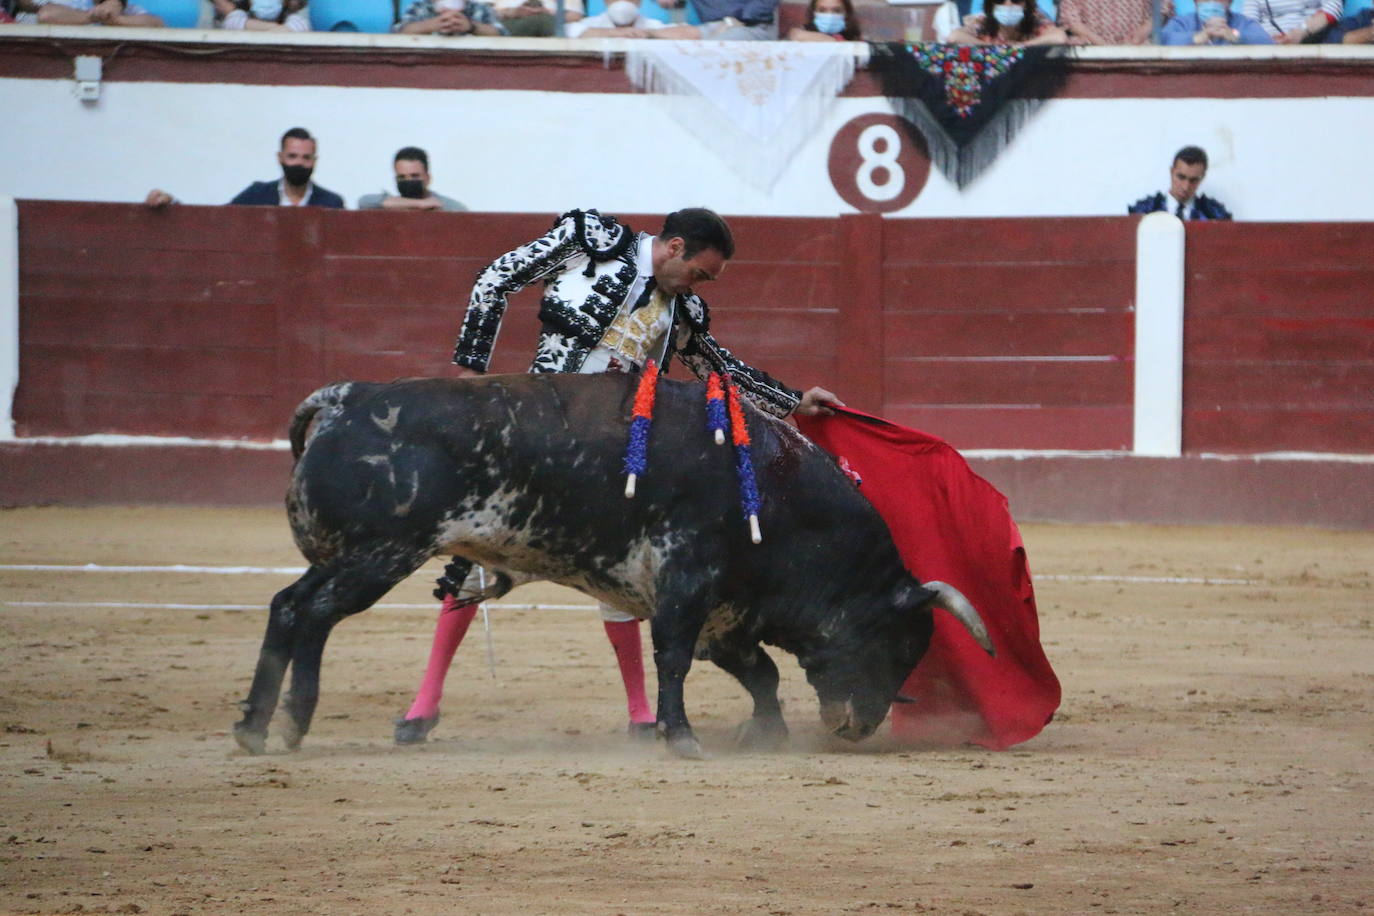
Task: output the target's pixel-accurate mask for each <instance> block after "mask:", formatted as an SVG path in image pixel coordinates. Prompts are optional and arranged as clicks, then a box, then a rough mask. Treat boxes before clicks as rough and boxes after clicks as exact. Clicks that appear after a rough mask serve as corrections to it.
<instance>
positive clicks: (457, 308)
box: [0, 201, 1374, 527]
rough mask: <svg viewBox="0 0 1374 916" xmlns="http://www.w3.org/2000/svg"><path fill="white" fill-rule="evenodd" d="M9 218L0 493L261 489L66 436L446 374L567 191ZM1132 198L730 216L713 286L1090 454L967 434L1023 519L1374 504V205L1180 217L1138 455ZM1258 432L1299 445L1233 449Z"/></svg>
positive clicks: (831, 379)
mask: <svg viewBox="0 0 1374 916" xmlns="http://www.w3.org/2000/svg"><path fill="white" fill-rule="evenodd" d="M19 217H20V382H19V387H18V391H17V392H16V396H15V404H14V421H15V427H16V434H17V436H18V438H17V439H15V440H13V441H11V442H8V443H0V467H3V469H4V473H3V474H0V478H3V480H4V483H3V486H0V504H9V505H13V504H20V503H34V502H72V503H91V502H120V501H127V502H157V501H171V502H193V503H206V502H209V503H225V504H252V503H259V504H261V503H271V502H275V501H276V500H278V499H279V498H280V494H281V492H282V489H283V487H284V477H285V470H286V468H287V466H288V464H289V459H288V458H287V456H286V455H285V454H284V453H283V452H281V451H280V450H279V449H278V450H271V449H268V450H263V449H262V448H254V449H246V448H233V449H226V448H223V447H218V446H215V447H212V445H210V444H205V443H201V444H196V445H189V446H187V445H183V446H179V447H169V446H168V445H159V444H158V443H157V442H152V443H149V442H140V443H135V444H133V445H128V446H124V447H122V448H95V447H90V446H85V445H83V446H77V445H73V444H70V437H83V436H90V435H92V434H97V433H110V434H124V435H146V436H161V437H169V436H175V437H187V438H189V439H193V440H247V441H249V442H257V443H263V442H265V441H266V440H273V439H281V438H283V437H284V436H285V429H286V423H287V421H288V419H289V417H290V415H291V411H292V409H293V408H294V406H295V405H296V404H297V403H298V402H299V401H300V399H301V398H302V397H304V396H305V395H306V394H307V393H309V392H310V391H311V390H313V389H314V388H316V387H318V386H319V385H322V384H325V383H327V382H332V381H337V380H340V379H349V378H357V379H374V380H385V379H390V378H396V377H402V376H417V375H442V374H444V373H446V372H447V371H449V357H450V353H451V347H452V342H453V339H454V336H455V335H456V332H457V330H458V327H459V324H460V322H461V320H462V315H463V311H464V309H465V307H466V303H467V298H468V294H469V292H470V290H471V286H472V281H473V277H474V276H475V274H476V273H477V272H478V270H479V269H480V268H482V267H483V266H484V265H485V264H487V263H488V262H489V261H490V260H491V259H493V258H494V257H495V256H497V255H498V254H500V253H501V252H504V251H506V250H509V249H510V248H513V247H515V246H516V245H518V244H520V243H522V242H524V241H528V240H529V239H532V238H534V237H536V236H537V235H539V234H541V233H542V232H543V231H544V230H546V229H547V228H548V226H549V225H550V222H551V218H552V214H496V213H452V214H443V213H440V214H392V213H385V212H342V211H326V210H316V209H306V210H289V209H286V208H256V207H191V206H178V207H173V208H171V209H169V210H166V211H160V212H159V211H150V210H148V209H146V208H144V207H141V206H135V205H127V204H90V203H70V202H49V201H21V202H20V205H19ZM623 219H624V220H625V221H626V222H628V223H629V224H630V225H632V226H635V227H636V228H644V229H648V230H650V231H653V230H656V229H657V228H658V223H659V220H660V219H661V215H656V216H645V215H634V214H626V215H624V216H623ZM1137 224H1138V222H1137V218H1135V217H1119V218H1116V217H1113V218H1075V219H968V220H945V219H925V220H919V219H884V218H882V217H880V216H877V215H873V214H863V215H852V216H842V217H840V218H838V219H821V218H791V217H789V218H776V217H734V216H732V217H731V226H732V228H733V229H734V232H735V236H736V243H737V247H738V254H737V257H736V258H735V259H734V260H733V261H732V262H731V263H730V265H729V268H728V269H727V271H726V272H725V274H724V277H723V279H722V281H721V282H719V283H713V284H709V285H708V286H706V287H705V288H703V289H702V290H701V292H702V293H703V295H704V296H705V298H707V299H708V301H710V303H711V304H712V308H713V311H712V318H713V324H712V330H713V332H714V333H715V334H716V335H717V336H718V337H719V338H720V339H721V340H722V341H723V342H724V343H725V344H726V345H727V346H729V347H730V348H731V349H732V350H733V351H735V352H736V353H738V354H740V355H741V356H743V357H744V358H746V359H747V360H748V361H749V362H751V363H753V364H755V365H758V366H761V367H763V368H765V369H767V370H768V371H770V372H772V373H774V374H776V375H777V376H779V377H780V378H782V379H784V380H786V381H788V382H790V383H791V384H793V385H797V386H809V385H812V384H821V385H824V386H826V387H827V388H830V389H832V390H834V391H836V392H838V393H839V394H841V396H842V397H844V398H845V399H846V400H847V401H848V402H849V403H851V404H853V405H854V406H856V407H859V408H861V409H865V410H869V411H872V412H876V413H880V414H882V415H884V416H888V417H890V418H891V419H893V420H895V421H897V422H900V423H904V424H907V425H911V426H915V427H918V428H921V429H924V430H927V431H930V432H933V433H935V434H937V435H940V436H942V437H944V438H946V439H947V440H949V441H950V442H951V443H952V444H954V445H955V446H956V447H958V448H960V449H963V450H979V449H983V450H987V449H996V450H1042V451H1043V450H1069V451H1071V452H1073V453H1074V454H1075V456H1076V457H1070V458H1064V457H1062V456H1060V457H1055V456H1054V455H1045V454H1039V455H1037V454H1034V453H1032V454H1029V455H1026V454H1020V453H1018V454H1014V455H1007V454H986V453H985V454H981V455H980V454H977V453H975V454H974V455H972V460H973V462H974V466H975V468H976V469H978V470H979V471H980V472H981V473H984V474H985V475H986V476H988V478H989V479H990V480H992V482H993V483H994V484H996V485H998V486H999V487H1002V488H1003V489H1004V490H1005V491H1006V492H1007V493H1008V495H1009V496H1010V497H1011V498H1012V501H1013V506H1014V508H1015V509H1016V511H1017V512H1018V513H1019V514H1021V515H1022V517H1028V518H1058V519H1065V520H1091V519H1112V520H1137V521H1159V522H1167V521H1190V520H1192V521H1235V522H1274V523H1285V524H1318V525H1332V526H1338V527H1374V508H1371V505H1374V499H1370V498H1369V496H1370V491H1371V487H1370V477H1371V475H1370V468H1371V467H1372V466H1374V465H1371V462H1370V461H1369V460H1368V456H1369V455H1370V454H1371V453H1374V448H1371V445H1372V444H1374V442H1372V440H1374V437H1371V433H1370V431H1371V430H1372V429H1374V394H1372V392H1374V334H1371V331H1374V312H1372V311H1371V306H1370V304H1369V302H1368V300H1367V297H1365V296H1364V295H1363V291H1364V290H1366V289H1368V288H1369V286H1370V281H1371V279H1374V277H1372V276H1371V274H1372V273H1374V268H1371V267H1369V266H1368V265H1362V264H1357V263H1355V261H1356V258H1354V257H1352V256H1351V253H1352V252H1359V251H1364V250H1369V249H1371V248H1372V247H1374V224H1363V223H1361V224H1313V223H1302V224H1289V225H1277V224H1244V223H1233V224H1215V225H1190V226H1189V227H1187V255H1186V257H1187V281H1186V289H1185V298H1186V333H1185V340H1184V344H1185V364H1184V366H1185V376H1184V381H1185V384H1184V457H1182V458H1180V459H1144V458H1138V457H1133V456H1131V455H1130V453H1129V449H1130V448H1131V446H1132V442H1131V439H1132V403H1133V396H1134V392H1133V390H1132V389H1133V381H1132V377H1133V368H1134V366H1133V360H1134V319H1135V315H1134V296H1135V235H1136V227H1137ZM1347 262H1348V263H1347ZM538 295H539V291H538V290H537V289H530V290H526V291H524V292H522V293H520V294H519V295H517V296H515V297H513V299H512V303H511V308H510V310H509V311H508V313H507V316H506V320H505V323H504V325H503V328H502V334H501V339H500V341H499V343H498V345H497V348H496V358H495V360H494V363H493V367H492V368H493V370H494V371H498V372H521V371H524V369H525V368H526V366H527V364H528V360H529V356H530V353H531V352H532V347H533V344H534V339H535V334H536V332H537V319H536V312H537V300H538ZM680 372H681V369H680V367H679V368H678V369H677V373H679V374H680ZM35 437H58V441H56V442H54V441H50V440H49V441H42V442H35V441H33V440H34V439H35ZM26 439H27V440H29V441H28V442H27V443H26V442H25V440H26ZM1218 452H1220V453H1223V455H1224V457H1225V458H1226V460H1224V461H1218V460H1214V459H1213V457H1212V454H1211V453H1218ZM1261 452H1303V453H1309V454H1307V455H1306V456H1300V458H1297V459H1289V458H1284V459H1282V460H1274V459H1272V458H1271V459H1264V460H1261V461H1260V462H1259V463H1254V462H1253V461H1250V460H1249V459H1248V458H1245V456H1247V455H1250V454H1252V453H1261ZM1333 452H1339V453H1346V454H1345V455H1343V456H1334V457H1333V458H1332V459H1331V460H1327V459H1325V458H1323V456H1322V454H1320V453H1333ZM1311 453H1318V454H1316V455H1315V457H1316V458H1317V459H1318V460H1317V461H1316V462H1314V461H1313V457H1314V456H1313V455H1312V454H1311ZM1088 455H1092V456H1096V457H1084V456H1088ZM1242 459H1244V460H1245V461H1246V462H1247V463H1244V464H1242V463H1241V460H1242ZM1171 494H1172V495H1171ZM1165 496H1168V497H1169V498H1163V497H1165ZM1261 496H1262V498H1261Z"/></svg>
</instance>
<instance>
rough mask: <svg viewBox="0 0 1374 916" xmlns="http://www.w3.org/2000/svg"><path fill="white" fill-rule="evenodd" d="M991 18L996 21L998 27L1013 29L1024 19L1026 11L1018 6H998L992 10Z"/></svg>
mask: <svg viewBox="0 0 1374 916" xmlns="http://www.w3.org/2000/svg"><path fill="white" fill-rule="evenodd" d="M992 17H993V18H994V19H996V20H997V23H998V24H999V25H1004V26H1006V27H1007V28H1009V29H1014V28H1016V27H1017V26H1018V25H1020V24H1021V20H1022V19H1024V18H1025V17H1026V11H1025V9H1024V8H1022V7H1019V6H1003V5H1001V4H999V5H997V6H994V7H993V8H992Z"/></svg>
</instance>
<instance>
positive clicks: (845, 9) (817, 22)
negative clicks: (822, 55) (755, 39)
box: [787, 0, 862, 41]
mask: <svg viewBox="0 0 1374 916" xmlns="http://www.w3.org/2000/svg"><path fill="white" fill-rule="evenodd" d="M787 38H788V40H789V41H860V40H861V39H862V36H861V35H860V34H859V17H858V16H856V15H854V4H853V3H852V2H850V0H811V2H810V3H808V4H807V6H806V23H805V24H804V25H800V26H793V27H792V28H790V29H788V30H787Z"/></svg>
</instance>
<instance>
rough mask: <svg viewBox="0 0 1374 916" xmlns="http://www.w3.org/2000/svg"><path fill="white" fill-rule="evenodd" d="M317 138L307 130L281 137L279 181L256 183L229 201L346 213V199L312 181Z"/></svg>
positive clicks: (296, 130)
mask: <svg viewBox="0 0 1374 916" xmlns="http://www.w3.org/2000/svg"><path fill="white" fill-rule="evenodd" d="M315 159H316V155H315V138H314V137H312V136H310V131H308V130H306V129H305V128H304V127H293V128H291V129H290V130H288V131H287V132H286V133H284V134H282V136H281V149H280V150H279V151H278V152H277V162H278V163H279V164H280V165H281V171H282V177H281V179H280V180H278V181H273V180H271V179H268V180H267V181H255V182H253V183H252V184H250V185H249V186H248V187H246V188H244V189H243V190H242V191H240V192H239V194H238V196H237V197H235V198H234V199H233V200H231V201H229V203H231V204H246V205H249V206H258V207H278V206H280V207H333V208H335V209H338V210H342V209H343V206H344V202H343V198H342V197H340V196H339V195H337V194H335V193H334V192H333V191H328V190H325V189H324V188H322V187H320V186H319V185H317V184H315V183H314V182H313V181H311V180H310V176H311V175H313V174H314V172H315Z"/></svg>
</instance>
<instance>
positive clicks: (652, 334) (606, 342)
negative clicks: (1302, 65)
mask: <svg viewBox="0 0 1374 916" xmlns="http://www.w3.org/2000/svg"><path fill="white" fill-rule="evenodd" d="M593 18H595V17H593ZM655 238H656V236H652V235H649V234H648V233H646V232H641V233H640V235H639V248H638V250H637V254H636V258H635V267H636V272H635V278H634V282H632V283H631V284H630V291H629V293H628V294H626V296H625V301H624V302H623V303H621V306H620V311H619V312H617V313H616V316H615V318H614V319H613V320H612V321H611V324H610V327H608V328H607V330H606V335H605V336H604V337H603V338H602V343H601V344H600V345H598V346H597V347H596V349H594V350H592V352H591V353H589V354H587V359H586V361H585V362H584V363H583V364H582V371H583V372H606V371H619V372H628V371H630V370H631V369H633V368H638V367H639V366H642V365H643V364H644V361H645V360H646V359H655V360H661V359H662V357H663V344H664V337H665V336H666V335H667V333H668V328H669V327H671V326H672V323H673V299H672V297H671V296H668V295H667V294H666V293H664V292H663V291H662V290H655V291H654V294H653V298H652V299H651V300H650V304H649V305H646V306H645V307H644V308H642V309H640V310H639V312H635V311H634V306H635V303H636V302H638V301H639V297H640V296H642V295H643V294H644V285H645V284H646V283H648V282H649V278H650V277H652V276H653V275H654V261H653V251H654V239H655ZM622 336H625V337H631V339H629V340H626V341H625V342H624V344H623V345H617V344H616V343H615V341H616V340H617V338H620V337H622Z"/></svg>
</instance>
